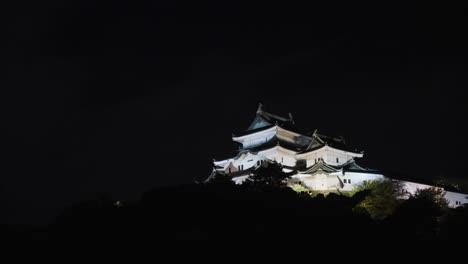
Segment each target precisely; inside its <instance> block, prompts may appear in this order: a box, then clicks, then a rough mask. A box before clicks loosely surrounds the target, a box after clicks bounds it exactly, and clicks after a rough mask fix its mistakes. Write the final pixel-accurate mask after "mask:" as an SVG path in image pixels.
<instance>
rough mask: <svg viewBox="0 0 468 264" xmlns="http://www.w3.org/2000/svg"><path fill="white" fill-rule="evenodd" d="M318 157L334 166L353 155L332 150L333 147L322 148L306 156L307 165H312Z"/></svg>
mask: <svg viewBox="0 0 468 264" xmlns="http://www.w3.org/2000/svg"><path fill="white" fill-rule="evenodd" d="M319 158H322V159H323V160H324V161H325V162H326V163H328V164H330V165H335V166H336V165H341V164H344V163H346V162H348V161H349V160H351V159H352V158H353V157H352V156H351V155H347V154H345V153H341V152H337V151H334V150H333V149H326V148H324V149H320V150H318V151H317V152H315V153H313V154H310V155H308V156H307V167H310V166H312V165H314V164H315V163H316V160H318V159H319ZM336 158H338V162H336Z"/></svg>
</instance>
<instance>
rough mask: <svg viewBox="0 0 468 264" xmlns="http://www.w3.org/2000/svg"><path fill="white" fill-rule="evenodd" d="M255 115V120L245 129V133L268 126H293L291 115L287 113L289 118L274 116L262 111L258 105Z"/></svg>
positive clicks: (261, 107)
mask: <svg viewBox="0 0 468 264" xmlns="http://www.w3.org/2000/svg"><path fill="white" fill-rule="evenodd" d="M256 114H257V115H256V116H255V119H254V120H253V121H252V123H251V124H250V126H249V127H248V128H247V131H248V132H250V131H252V130H257V129H259V128H264V127H268V126H274V125H278V126H281V127H285V128H287V127H291V126H293V125H294V120H293V118H292V114H291V113H289V117H282V116H279V115H275V114H272V113H269V112H266V111H265V110H263V105H262V104H261V103H260V104H259V105H258V109H257V113H256Z"/></svg>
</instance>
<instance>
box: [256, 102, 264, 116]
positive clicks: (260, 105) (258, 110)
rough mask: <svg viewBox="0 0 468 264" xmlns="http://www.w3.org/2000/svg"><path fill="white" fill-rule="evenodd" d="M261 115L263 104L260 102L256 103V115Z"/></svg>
mask: <svg viewBox="0 0 468 264" xmlns="http://www.w3.org/2000/svg"><path fill="white" fill-rule="evenodd" d="M261 113H263V104H262V103H261V102H259V103H258V109H257V114H261Z"/></svg>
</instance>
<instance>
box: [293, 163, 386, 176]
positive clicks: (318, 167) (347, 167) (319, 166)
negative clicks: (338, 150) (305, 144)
mask: <svg viewBox="0 0 468 264" xmlns="http://www.w3.org/2000/svg"><path fill="white" fill-rule="evenodd" d="M320 171H323V172H326V173H332V172H338V171H343V172H363V173H376V174H380V171H377V170H372V169H368V168H363V167H361V166H359V165H358V164H356V162H355V161H354V160H353V159H351V160H349V161H348V162H346V163H344V164H341V165H338V166H336V165H330V164H328V163H326V162H325V161H324V160H323V159H319V160H318V161H317V163H315V164H314V165H312V166H310V167H309V168H306V169H305V170H304V171H300V173H303V174H314V173H317V172H320Z"/></svg>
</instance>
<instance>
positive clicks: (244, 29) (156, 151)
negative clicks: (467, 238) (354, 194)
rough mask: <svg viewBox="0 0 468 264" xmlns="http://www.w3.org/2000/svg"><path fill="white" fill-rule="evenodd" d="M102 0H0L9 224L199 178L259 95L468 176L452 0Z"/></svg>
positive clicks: (399, 165)
mask: <svg viewBox="0 0 468 264" xmlns="http://www.w3.org/2000/svg"><path fill="white" fill-rule="evenodd" d="M97 2H98V3H96V1H14V3H12V4H11V5H10V6H9V7H8V8H6V9H4V10H5V14H4V17H5V18H6V26H7V30H6V31H5V33H4V34H6V36H7V37H6V41H5V42H6V44H7V48H6V49H3V50H2V51H3V52H2V53H4V54H2V58H3V59H2V62H3V63H5V64H6V77H5V78H2V89H1V90H2V94H1V98H2V99H3V100H2V104H1V105H2V107H3V111H2V114H3V118H2V124H3V127H4V129H3V130H4V131H6V134H5V135H4V136H3V139H4V140H3V141H4V142H3V144H2V149H3V153H4V154H5V156H6V157H4V158H3V162H2V163H3V164H4V165H3V166H2V171H3V173H2V177H1V181H0V199H1V202H2V207H3V208H2V209H1V210H2V214H1V215H2V219H0V221H1V222H2V223H33V224H38V223H39V224H40V223H47V222H48V221H50V219H51V218H52V217H53V216H55V215H56V214H57V213H58V212H59V211H60V210H61V209H62V208H63V206H66V205H69V204H72V203H75V202H77V201H80V200H84V199H91V198H95V197H96V196H98V195H100V194H102V193H108V194H109V195H111V196H112V197H114V198H115V199H122V200H135V199H138V197H140V195H141V194H142V193H143V192H144V191H146V190H148V189H151V188H154V187H157V186H164V185H174V184H181V183H191V182H193V181H194V179H200V178H204V177H206V176H208V175H209V173H210V162H211V159H212V158H218V157H225V156H226V154H228V153H229V152H230V151H231V148H232V143H231V138H230V136H231V133H233V132H236V131H242V130H243V129H245V128H247V127H248V125H249V124H250V122H251V121H252V120H253V118H254V115H255V111H256V109H257V105H258V102H260V101H261V102H263V104H264V105H265V109H266V110H267V111H271V112H273V113H278V114H282V115H287V113H288V112H292V113H293V115H294V118H295V120H296V123H297V124H298V126H299V127H302V128H304V129H311V130H313V129H316V128H318V129H319V131H328V132H331V133H332V134H335V135H342V136H344V137H345V138H346V139H347V141H348V142H349V143H350V144H351V145H352V146H353V147H355V148H357V149H360V150H364V151H365V158H364V159H363V160H362V161H360V164H362V165H364V166H368V167H371V168H378V169H385V170H393V171H397V172H402V173H406V174H409V175H415V176H420V177H438V176H441V175H445V176H450V177H461V178H463V177H466V172H465V166H464V162H465V160H466V158H467V155H466V151H465V149H466V148H467V140H466V135H467V129H466V128H465V127H464V122H465V120H466V110H465V106H464V103H465V102H466V93H465V92H464V91H463V89H464V88H465V87H466V84H467V82H466V69H467V67H466V59H467V57H466V56H467V50H466V47H467V44H468V43H467V40H466V39H465V35H466V29H465V22H466V21H464V20H465V19H464V17H463V9H462V8H461V7H459V6H455V5H453V6H450V5H449V4H444V5H443V6H441V3H440V2H439V3H438V4H437V5H436V4H431V3H429V2H427V1H418V2H411V1H405V2H404V3H398V2H394V1H392V2H389V3H380V4H375V3H373V2H367V1H323V2H326V3H313V4H311V3H309V5H300V4H295V3H294V2H289V1H283V2H282V3H273V2H269V3H259V2H255V3H254V2H252V1H246V2H237V3H229V4H228V3H227V2H225V1H208V2H204V1H203V2H200V1H187V2H183V1H128V2H124V1H97ZM311 2H315V1H311Z"/></svg>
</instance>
